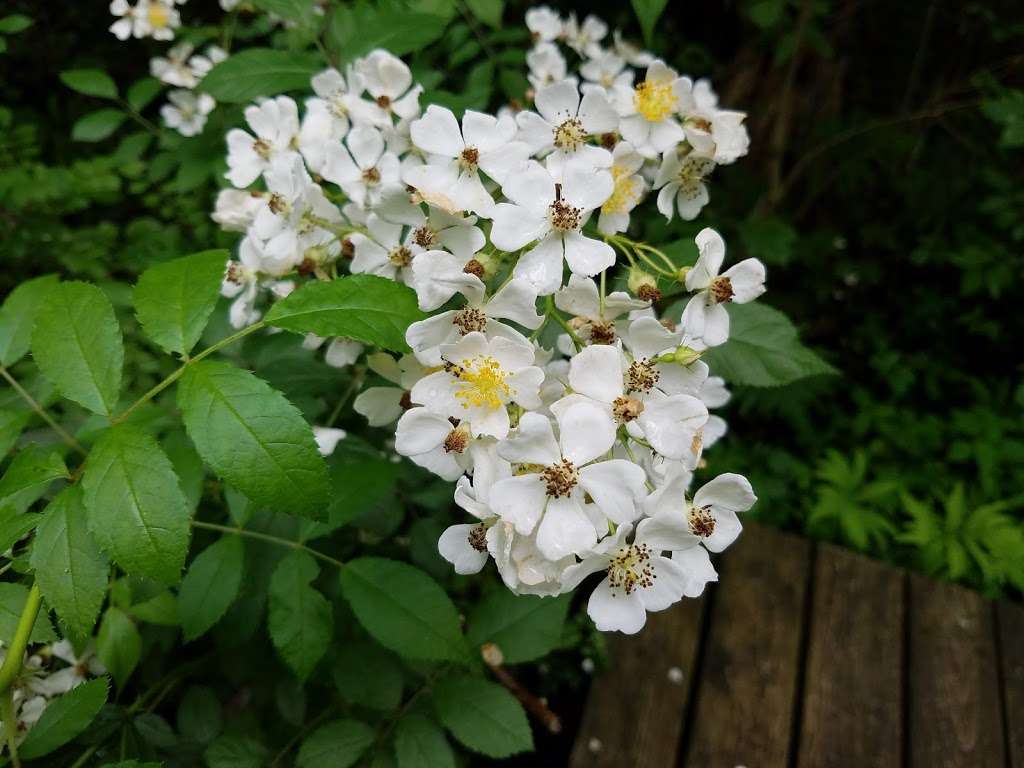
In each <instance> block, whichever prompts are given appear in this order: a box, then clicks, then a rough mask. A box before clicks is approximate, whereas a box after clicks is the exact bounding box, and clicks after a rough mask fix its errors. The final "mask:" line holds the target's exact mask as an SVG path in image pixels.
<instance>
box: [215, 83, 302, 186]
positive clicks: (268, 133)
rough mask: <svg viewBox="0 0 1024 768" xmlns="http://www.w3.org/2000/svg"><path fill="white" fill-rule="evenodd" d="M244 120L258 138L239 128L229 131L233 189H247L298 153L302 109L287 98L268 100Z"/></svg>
mask: <svg viewBox="0 0 1024 768" xmlns="http://www.w3.org/2000/svg"><path fill="white" fill-rule="evenodd" d="M245 121H246V123H248V124H249V127H250V128H251V129H252V131H253V133H255V134H256V137H255V138H253V136H252V134H249V133H247V132H246V131H243V130H242V129H240V128H232V129H231V130H230V131H228V135H227V140H228V168H229V169H230V170H228V172H227V173H226V174H224V176H225V178H227V179H228V181H230V182H231V183H232V184H233V185H234V186H236V187H238V188H240V189H241V188H244V187H248V186H249V185H250V184H252V183H253V182H254V181H256V179H258V178H259V177H260V175H261V174H262V173H263V172H264V171H266V170H267V169H269V168H270V166H271V163H272V162H273V161H274V160H276V159H278V158H282V157H284V158H286V159H287V158H288V156H289V155H293V154H295V148H294V145H295V142H296V141H297V139H298V135H299V110H298V107H297V106H296V104H295V102H294V101H292V100H291V99H290V98H288V97H287V96H278V97H277V98H276V99H265V100H264V101H262V102H260V103H259V104H258V105H253V106H251V107H247V108H246V110H245Z"/></svg>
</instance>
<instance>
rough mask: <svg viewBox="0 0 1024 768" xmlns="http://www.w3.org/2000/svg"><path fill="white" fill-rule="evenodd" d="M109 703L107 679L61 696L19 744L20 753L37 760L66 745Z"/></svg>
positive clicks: (44, 712) (82, 686)
mask: <svg viewBox="0 0 1024 768" xmlns="http://www.w3.org/2000/svg"><path fill="white" fill-rule="evenodd" d="M106 702H107V680H106V678H99V679H97V680H90V681H88V682H86V683H82V684H81V685H79V686H76V687H75V688H72V689H71V690H70V691H68V692H67V693H65V694H62V695H61V696H58V697H57V698H56V699H54V700H53V701H52V702H50V704H49V706H47V707H46V709H44V710H43V714H42V716H41V717H40V718H39V720H38V721H37V722H36V724H35V725H33V726H32V729H31V730H30V731H29V732H28V735H27V736H26V737H25V740H24V741H23V742H22V743H21V746H20V747H18V754H19V756H20V757H21V758H22V759H25V760H34V759H36V758H37V757H42V756H43V755H48V754H50V753H51V752H53V751H54V750H55V749H57V748H58V747H62V746H64V745H65V744H67V743H68V742H69V741H71V740H72V739H73V738H75V737H76V736H77V735H78V734H80V733H82V732H83V731H84V730H85V729H86V728H88V727H89V724H90V723H92V721H93V720H94V719H95V718H96V715H98V714H99V712H100V709H102V708H103V705H104V704H105V703H106Z"/></svg>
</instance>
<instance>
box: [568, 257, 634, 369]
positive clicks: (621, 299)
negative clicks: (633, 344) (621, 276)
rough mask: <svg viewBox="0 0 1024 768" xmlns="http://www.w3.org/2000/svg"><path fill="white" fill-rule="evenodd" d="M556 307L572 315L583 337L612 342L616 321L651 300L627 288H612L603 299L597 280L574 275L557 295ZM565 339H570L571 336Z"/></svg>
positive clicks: (577, 331)
mask: <svg viewBox="0 0 1024 768" xmlns="http://www.w3.org/2000/svg"><path fill="white" fill-rule="evenodd" d="M555 306H556V307H558V309H560V310H562V311H563V312H568V313H569V314H570V315H572V316H573V320H572V325H573V326H574V328H575V330H576V333H577V335H578V336H579V337H580V338H581V339H583V340H585V341H594V342H596V343H611V342H612V341H614V340H615V336H616V333H617V331H616V328H615V325H614V321H615V320H616V319H617V318H619V317H620V316H622V315H624V314H626V313H627V312H633V311H636V310H641V309H645V308H646V307H649V306H650V302H649V301H645V300H643V299H634V298H633V297H631V296H630V295H629V294H628V293H626V292H625V291H612V292H611V293H609V294H608V295H607V296H605V298H604V301H603V302H602V301H601V294H600V291H598V288H597V283H596V282H594V281H593V280H591V279H590V278H586V277H582V276H581V275H576V274H572V275H569V282H568V283H566V285H565V287H564V288H560V289H559V290H558V293H556V294H555ZM565 338H566V340H567V341H568V338H569V337H568V335H566V337H565ZM567 354H570V355H571V354H572V352H571V351H569V352H567Z"/></svg>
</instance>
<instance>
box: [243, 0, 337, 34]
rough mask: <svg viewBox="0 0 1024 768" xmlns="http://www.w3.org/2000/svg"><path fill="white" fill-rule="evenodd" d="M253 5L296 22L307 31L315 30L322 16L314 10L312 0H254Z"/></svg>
mask: <svg viewBox="0 0 1024 768" xmlns="http://www.w3.org/2000/svg"><path fill="white" fill-rule="evenodd" d="M253 5H255V6H256V7H257V8H261V9H263V10H264V11H268V12H270V13H273V14H275V15H277V16H280V17H281V18H282V19H285V20H287V21H291V22H294V23H295V24H296V25H297V26H298V27H299V28H300V29H303V30H306V31H314V30H315V29H316V28H317V22H318V21H319V19H320V18H321V17H320V16H318V15H317V14H316V12H315V11H314V9H313V3H312V0H253Z"/></svg>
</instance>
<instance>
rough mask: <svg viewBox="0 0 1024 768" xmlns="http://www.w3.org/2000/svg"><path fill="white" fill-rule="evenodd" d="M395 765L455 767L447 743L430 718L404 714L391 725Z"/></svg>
mask: <svg viewBox="0 0 1024 768" xmlns="http://www.w3.org/2000/svg"><path fill="white" fill-rule="evenodd" d="M395 757H396V758H398V768H455V755H454V754H453V753H452V748H451V745H450V744H449V743H448V739H447V738H445V735H444V731H442V730H441V729H440V728H439V727H438V726H437V725H436V724H435V723H434V721H433V720H431V719H430V718H428V717H424V716H423V715H406V716H405V717H403V718H402V719H401V720H399V721H398V726H397V727H396V728H395Z"/></svg>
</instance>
